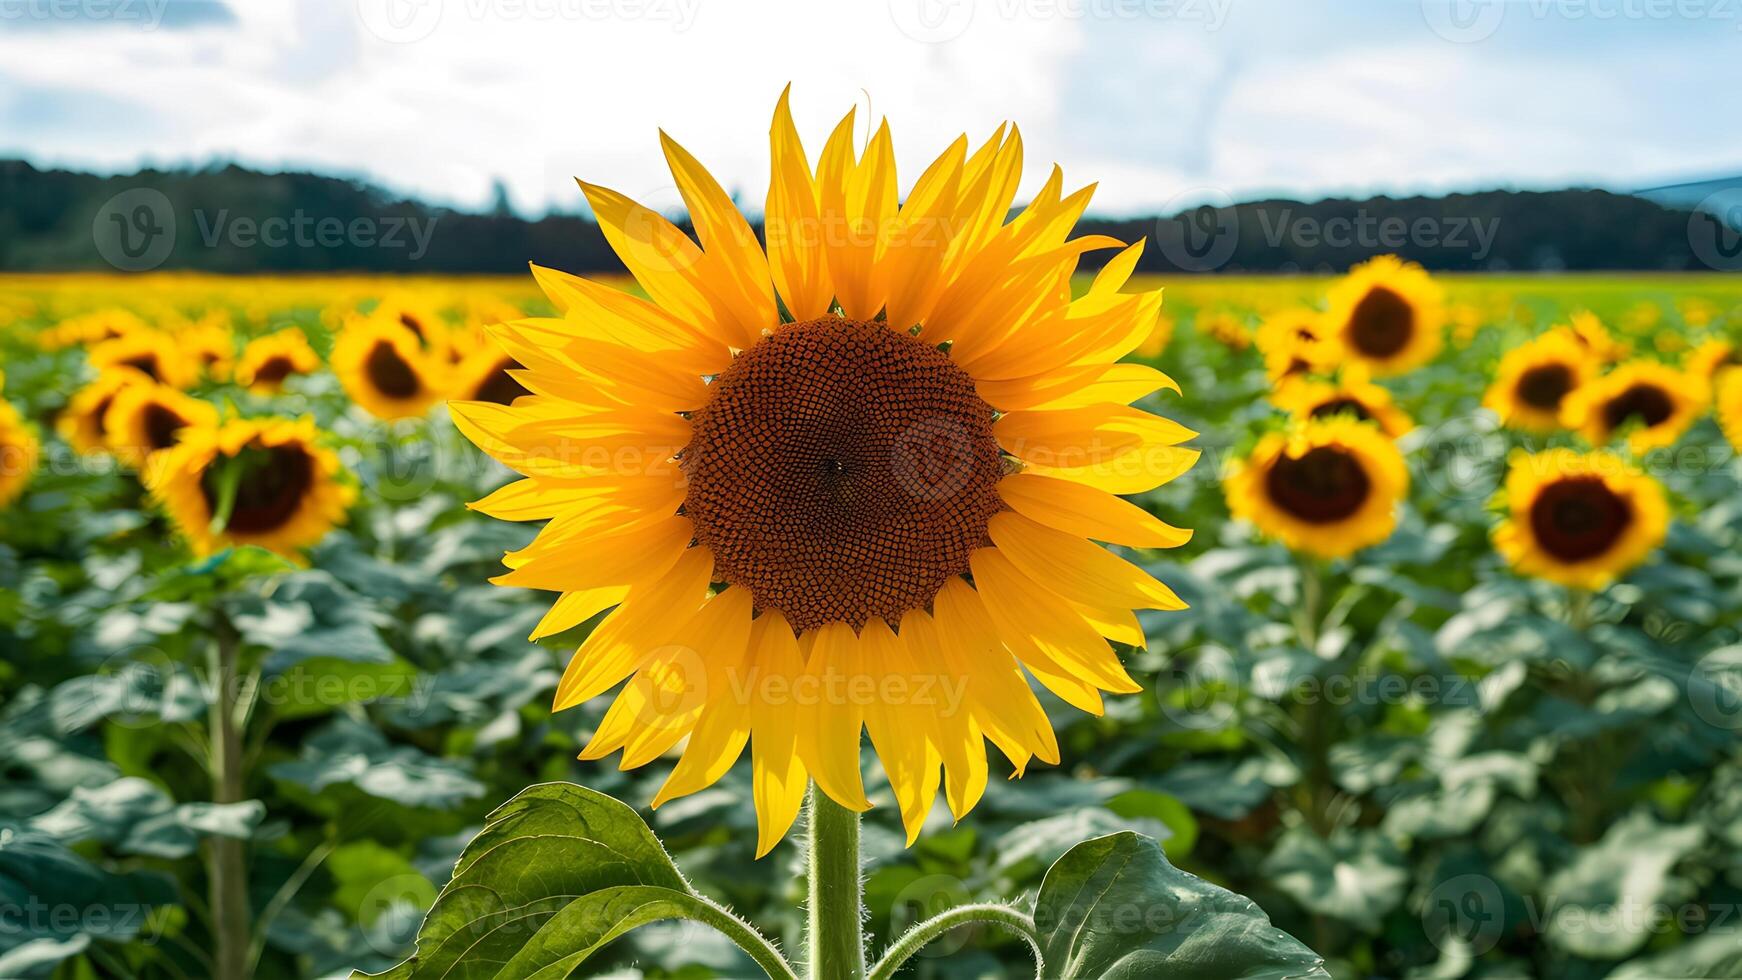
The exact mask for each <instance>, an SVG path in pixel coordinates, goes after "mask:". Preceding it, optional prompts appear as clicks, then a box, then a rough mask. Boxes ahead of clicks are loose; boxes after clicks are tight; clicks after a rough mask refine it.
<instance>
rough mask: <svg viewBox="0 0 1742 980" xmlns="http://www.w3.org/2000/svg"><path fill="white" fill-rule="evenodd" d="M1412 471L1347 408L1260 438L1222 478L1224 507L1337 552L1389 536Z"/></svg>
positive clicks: (1298, 544) (1307, 546) (1307, 545)
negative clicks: (1226, 506) (1249, 451)
mask: <svg viewBox="0 0 1742 980" xmlns="http://www.w3.org/2000/svg"><path fill="white" fill-rule="evenodd" d="M1408 490H1409V470H1408V468H1407V467H1406V466H1405V465H1404V462H1403V454H1402V453H1401V452H1399V451H1398V449H1397V446H1396V444H1394V443H1393V442H1392V441H1391V440H1390V439H1387V438H1386V437H1385V434H1384V433H1382V432H1380V431H1379V429H1378V427H1376V426H1374V425H1373V424H1372V423H1369V422H1360V421H1357V420H1355V419H1353V418H1350V417H1349V416H1347V415H1338V416H1333V417H1331V418H1327V419H1314V420H1310V421H1307V422H1305V423H1301V424H1298V425H1297V426H1295V427H1294V428H1293V429H1292V430H1290V431H1289V432H1273V433H1271V434H1270V435H1267V436H1265V437H1264V438H1263V439H1261V440H1259V442H1258V445H1257V446H1256V447H1254V448H1253V450H1252V453H1251V455H1249V456H1247V457H1246V459H1245V460H1243V461H1241V462H1240V463H1238V464H1236V465H1235V468H1234V471H1233V472H1232V473H1230V474H1229V475H1228V478H1227V479H1226V480H1225V481H1224V482H1223V492H1224V493H1225V494H1226V495H1227V498H1228V509H1229V510H1230V511H1231V512H1232V513H1233V515H1234V516H1235V517H1237V518H1241V519H1243V520H1247V521H1251V522H1252V523H1253V524H1254V525H1256V526H1257V527H1258V529H1259V530H1261V531H1263V532H1265V533H1266V534H1269V535H1270V536H1272V537H1274V538H1276V539H1277V540H1279V541H1281V542H1282V543H1283V544H1285V545H1287V546H1288V547H1289V548H1292V549H1294V550H1295V551H1303V552H1306V553H1308V554H1313V555H1318V556H1320V557H1324V558H1340V557H1343V556H1345V555H1349V554H1352V553H1354V552H1356V551H1359V550H1360V549H1362V548H1365V547H1367V546H1368V545H1374V544H1378V543H1379V542H1381V541H1384V540H1385V539H1386V538H1389V537H1391V532H1392V530H1393V529H1394V528H1396V526H1397V502H1398V501H1399V500H1401V499H1402V498H1403V496H1404V494H1405V493H1407V492H1408Z"/></svg>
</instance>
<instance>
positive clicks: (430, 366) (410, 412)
mask: <svg viewBox="0 0 1742 980" xmlns="http://www.w3.org/2000/svg"><path fill="white" fill-rule="evenodd" d="M332 364H333V373H335V374H337V375H338V376H339V381H340V382H341V383H342V384H344V386H345V391H346V392H347V393H349V394H350V396H351V400H352V401H354V402H356V403H357V404H358V405H361V406H363V408H364V409H365V410H367V411H368V412H369V413H370V414H371V415H374V416H375V417H376V418H382V419H408V418H421V417H422V416H423V415H424V414H425V413H426V412H428V411H429V409H430V406H431V405H434V404H435V403H436V402H437V401H439V400H440V399H441V397H442V393H443V385H444V384H445V380H444V379H445V375H446V372H447V366H446V365H445V364H443V363H441V362H440V361H438V360H437V359H435V358H432V357H431V356H430V355H429V354H427V353H426V352H425V351H424V349H423V347H422V346H421V345H420V344H419V342H418V338H417V335H416V334H414V333H412V332H411V331H410V330H409V329H407V328H405V327H403V326H400V325H399V324H398V323H397V322H391V321H389V320H386V319H383V318H381V317H374V316H371V317H355V318H353V319H352V320H351V321H350V322H349V323H347V324H346V325H345V329H344V330H343V331H342V332H340V334H339V339H338V342H337V343H335V344H334V345H333V359H332Z"/></svg>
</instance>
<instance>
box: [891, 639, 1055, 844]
mask: <svg viewBox="0 0 1742 980" xmlns="http://www.w3.org/2000/svg"><path fill="white" fill-rule="evenodd" d="M900 640H901V643H902V645H903V646H905V647H906V648H907V662H908V663H910V664H913V665H915V666H916V667H918V668H919V669H921V670H924V669H926V668H927V666H928V665H929V667H930V671H931V673H932V675H933V676H935V677H936V679H937V682H936V685H935V689H934V691H933V698H934V704H933V705H931V706H930V707H931V726H932V727H931V729H930V731H929V732H928V736H929V737H930V738H932V739H933V740H934V741H935V743H936V744H937V749H938V753H939V755H940V756H942V758H943V764H944V774H945V778H944V796H945V798H946V799H947V800H948V801H949V804H950V812H951V813H952V814H954V815H955V817H956V819H957V820H960V819H961V818H962V817H964V816H966V815H967V813H968V811H969V810H972V809H973V808H974V804H976V803H978V802H979V801H980V797H981V795H982V794H984V793H985V792H986V780H987V775H988V768H987V765H986V748H985V746H984V745H983V744H982V743H981V738H982V737H983V736H982V734H981V728H980V724H979V722H978V721H976V720H975V718H974V709H973V706H972V703H971V701H970V699H969V685H971V684H974V683H976V682H978V681H979V680H980V679H979V678H977V677H975V676H974V675H973V674H972V673H970V672H969V670H968V669H967V667H966V666H965V664H964V663H963V661H962V660H961V659H960V658H959V657H954V656H952V655H951V654H950V653H949V652H947V651H946V650H945V648H944V643H943V638H942V637H941V636H940V635H939V634H938V626H937V622H936V621H935V620H933V619H932V618H931V617H930V616H928V615H926V614H925V612H924V611H923V610H919V609H915V610H911V611H909V612H908V613H907V614H906V615H904V616H903V617H902V618H901V634H900ZM1023 693H1024V694H1025V695H1026V694H1027V692H1026V691H1024V692H1023ZM872 740H873V741H875V740H876V739H875V737H873V739H872Z"/></svg>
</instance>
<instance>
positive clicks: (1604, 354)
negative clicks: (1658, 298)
mask: <svg viewBox="0 0 1742 980" xmlns="http://www.w3.org/2000/svg"><path fill="white" fill-rule="evenodd" d="M1654 309H1655V307H1654ZM1549 333H1551V334H1558V335H1561V336H1565V337H1567V338H1568V339H1570V340H1572V341H1573V342H1574V343H1576V344H1579V345H1580V346H1582V347H1584V348H1585V350H1587V351H1589V352H1590V353H1591V356H1592V357H1594V358H1596V359H1597V361H1598V363H1600V364H1614V363H1615V362H1617V361H1620V360H1622V359H1624V358H1626V357H1627V356H1628V355H1629V354H1631V353H1632V352H1633V346H1632V345H1631V344H1628V343H1626V342H1625V341H1620V340H1616V339H1615V336H1614V335H1613V334H1611V333H1610V332H1609V328H1608V327H1605V326H1604V325H1603V321H1602V320H1599V319H1597V314H1595V313H1592V312H1591V311H1590V310H1579V311H1577V312H1575V313H1574V314H1573V315H1572V316H1570V317H1568V318H1567V322H1566V323H1565V324H1563V325H1562V326H1558V327H1554V328H1552V329H1551V330H1550V331H1549Z"/></svg>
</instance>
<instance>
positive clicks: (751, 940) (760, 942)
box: [696, 898, 798, 980]
mask: <svg viewBox="0 0 1742 980" xmlns="http://www.w3.org/2000/svg"><path fill="white" fill-rule="evenodd" d="M702 905H703V911H702V912H701V913H700V914H698V915H697V916H696V921H697V922H701V923H704V924H706V925H710V926H713V927H714V928H715V929H718V930H719V931H720V932H721V934H723V935H724V936H725V937H726V938H727V939H730V940H732V942H734V943H736V944H737V946H738V948H739V949H741V950H743V951H744V952H745V953H748V954H749V956H750V958H751V959H753V960H755V961H756V965H757V966H760V967H761V968H762V972H764V973H766V974H768V976H769V980H798V975H797V974H795V973H793V972H792V967H791V966H788V965H787V962H786V960H785V959H784V958H783V957H782V956H781V955H780V950H777V949H775V948H774V944H773V943H771V942H769V941H768V939H767V938H766V937H764V936H763V935H762V933H760V932H757V931H756V930H755V928H753V927H752V926H751V925H750V924H749V923H748V922H745V921H744V920H743V919H740V918H738V917H737V916H735V915H733V914H732V913H731V912H730V911H728V910H727V909H726V908H725V907H723V906H721V905H718V904H716V903H714V902H712V901H710V900H708V899H706V898H703V899H702Z"/></svg>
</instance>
